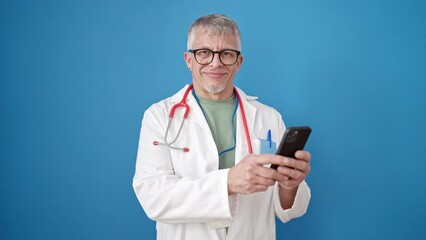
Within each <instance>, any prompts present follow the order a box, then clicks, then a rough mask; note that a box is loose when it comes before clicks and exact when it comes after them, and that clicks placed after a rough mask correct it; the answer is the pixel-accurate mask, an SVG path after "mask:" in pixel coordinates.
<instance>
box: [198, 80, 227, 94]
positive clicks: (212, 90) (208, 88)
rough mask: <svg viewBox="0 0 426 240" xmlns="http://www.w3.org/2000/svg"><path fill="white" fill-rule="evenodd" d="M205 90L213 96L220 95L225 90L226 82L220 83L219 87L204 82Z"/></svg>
mask: <svg viewBox="0 0 426 240" xmlns="http://www.w3.org/2000/svg"><path fill="white" fill-rule="evenodd" d="M203 88H204V90H206V91H207V92H209V93H212V94H216V93H220V92H222V91H223V90H225V88H226V82H223V83H220V84H219V85H214V84H208V83H206V82H203Z"/></svg>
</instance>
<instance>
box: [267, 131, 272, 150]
mask: <svg viewBox="0 0 426 240" xmlns="http://www.w3.org/2000/svg"><path fill="white" fill-rule="evenodd" d="M271 138H272V136H271V129H269V130H268V138H267V140H268V141H269V148H271V147H272V139H271Z"/></svg>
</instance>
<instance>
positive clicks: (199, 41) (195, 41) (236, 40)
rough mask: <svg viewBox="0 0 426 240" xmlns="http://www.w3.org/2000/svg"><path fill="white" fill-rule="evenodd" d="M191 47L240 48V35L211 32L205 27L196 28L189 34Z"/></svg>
mask: <svg viewBox="0 0 426 240" xmlns="http://www.w3.org/2000/svg"><path fill="white" fill-rule="evenodd" d="M191 38H192V39H191V40H192V47H193V48H203V47H206V48H211V49H213V50H215V49H224V48H231V49H240V46H241V43H240V37H239V36H238V35H233V34H226V35H225V34H218V33H211V32H209V31H208V30H207V29H198V30H197V31H194V32H193V33H192V36H191Z"/></svg>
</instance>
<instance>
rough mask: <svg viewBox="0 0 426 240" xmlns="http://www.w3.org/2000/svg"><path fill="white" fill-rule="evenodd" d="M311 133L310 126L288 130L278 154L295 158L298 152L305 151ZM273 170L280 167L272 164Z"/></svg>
mask: <svg viewBox="0 0 426 240" xmlns="http://www.w3.org/2000/svg"><path fill="white" fill-rule="evenodd" d="M311 131H312V130H311V128H310V127H308V126H302V127H289V128H287V130H286V131H285V133H284V136H283V138H282V139H281V143H280V146H279V147H278V150H277V152H276V154H277V155H281V156H284V157H291V158H294V154H295V153H296V152H297V151H298V150H303V148H304V147H305V144H306V142H307V141H308V138H309V135H310V134H311ZM271 168H273V169H277V168H278V165H276V164H271Z"/></svg>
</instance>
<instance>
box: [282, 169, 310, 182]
mask: <svg viewBox="0 0 426 240" xmlns="http://www.w3.org/2000/svg"><path fill="white" fill-rule="evenodd" d="M277 171H278V172H280V173H281V174H283V175H284V176H287V177H289V178H290V179H297V180H302V179H305V178H306V175H307V173H304V172H302V171H300V170H297V169H294V168H288V167H284V166H280V167H278V169H277Z"/></svg>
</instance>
